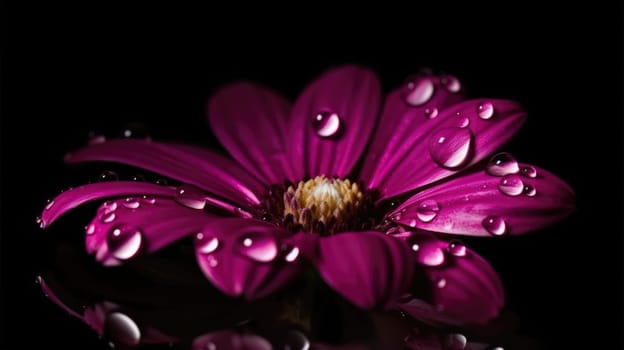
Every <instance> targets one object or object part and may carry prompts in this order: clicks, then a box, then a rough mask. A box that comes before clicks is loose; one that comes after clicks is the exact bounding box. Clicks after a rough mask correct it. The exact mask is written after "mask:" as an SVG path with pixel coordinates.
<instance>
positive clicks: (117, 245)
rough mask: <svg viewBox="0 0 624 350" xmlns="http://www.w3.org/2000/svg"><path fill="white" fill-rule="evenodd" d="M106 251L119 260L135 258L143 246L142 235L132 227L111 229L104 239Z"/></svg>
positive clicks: (124, 226) (119, 226)
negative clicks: (106, 246)
mask: <svg viewBox="0 0 624 350" xmlns="http://www.w3.org/2000/svg"><path fill="white" fill-rule="evenodd" d="M106 242H107V243H108V250H109V251H110V252H111V254H113V256H114V257H115V258H117V259H119V260H127V259H130V258H132V257H134V256H136V255H137V254H138V253H139V251H140V249H141V246H142V245H143V233H142V232H141V230H139V229H138V228H137V227H134V226H132V225H118V226H115V227H113V228H112V229H111V230H110V231H109V232H108V236H107V237H106Z"/></svg>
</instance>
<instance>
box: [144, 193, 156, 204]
mask: <svg viewBox="0 0 624 350" xmlns="http://www.w3.org/2000/svg"><path fill="white" fill-rule="evenodd" d="M143 203H146V204H156V197H154V196H147V195H145V196H143Z"/></svg>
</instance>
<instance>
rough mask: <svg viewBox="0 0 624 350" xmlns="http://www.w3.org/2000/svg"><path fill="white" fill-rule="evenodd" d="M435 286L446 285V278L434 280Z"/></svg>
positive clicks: (442, 286) (441, 286)
mask: <svg viewBox="0 0 624 350" xmlns="http://www.w3.org/2000/svg"><path fill="white" fill-rule="evenodd" d="M436 287H438V288H444V287H446V279H445V278H438V279H437V281H436Z"/></svg>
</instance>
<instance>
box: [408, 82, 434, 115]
mask: <svg viewBox="0 0 624 350" xmlns="http://www.w3.org/2000/svg"><path fill="white" fill-rule="evenodd" d="M434 91H435V86H434V85H433V82H432V81H431V79H430V78H419V79H416V80H413V81H410V82H409V83H407V85H406V89H405V93H404V99H405V102H407V104H409V105H411V106H420V105H422V104H425V103H427V101H429V100H430V99H431V96H433V92H434ZM432 118H433V117H432Z"/></svg>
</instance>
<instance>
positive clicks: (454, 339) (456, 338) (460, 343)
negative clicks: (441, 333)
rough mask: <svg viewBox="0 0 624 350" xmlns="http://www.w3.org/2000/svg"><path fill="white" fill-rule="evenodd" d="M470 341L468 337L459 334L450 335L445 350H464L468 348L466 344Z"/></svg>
mask: <svg viewBox="0 0 624 350" xmlns="http://www.w3.org/2000/svg"><path fill="white" fill-rule="evenodd" d="M467 342H468V339H466V336H464V335H463V334H459V333H454V334H449V335H447V336H446V339H444V349H445V350H464V349H465V348H466V343H467Z"/></svg>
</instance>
